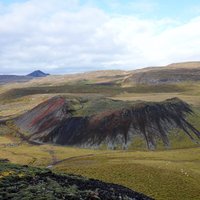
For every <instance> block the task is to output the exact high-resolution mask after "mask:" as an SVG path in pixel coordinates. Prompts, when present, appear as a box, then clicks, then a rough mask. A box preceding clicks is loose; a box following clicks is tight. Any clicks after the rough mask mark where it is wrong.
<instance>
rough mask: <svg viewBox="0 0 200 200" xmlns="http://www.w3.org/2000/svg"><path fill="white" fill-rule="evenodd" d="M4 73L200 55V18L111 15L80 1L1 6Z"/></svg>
mask: <svg viewBox="0 0 200 200" xmlns="http://www.w3.org/2000/svg"><path fill="white" fill-rule="evenodd" d="M0 8H1V12H0V73H28V72H30V71H32V70H34V69H38V68H39V69H43V70H46V71H47V72H50V73H53V72H54V73H62V72H65V73H67V72H75V71H84V70H96V69H108V68H121V69H133V68H136V67H138V66H149V65H160V64H168V63H170V62H177V61H185V60H198V59H199V55H198V52H199V51H200V37H199V36H200V28H199V27H200V26H199V24H200V17H196V18H195V19H193V20H191V21H189V22H187V23H185V24H180V23H179V22H176V21H173V20H172V19H160V20H155V19H154V20H153V19H152V20H150V19H148V20H147V19H141V18H139V17H137V16H133V15H129V16H125V15H109V14H108V13H105V12H104V11H103V10H101V9H98V8H96V7H92V6H90V4H85V5H83V6H80V4H79V1H78V0H59V1H57V0H48V1H47V0H44V1H41V0H29V1H27V2H25V3H18V4H11V5H9V6H6V7H5V6H3V5H0Z"/></svg>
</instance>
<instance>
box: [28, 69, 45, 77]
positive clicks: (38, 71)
mask: <svg viewBox="0 0 200 200" xmlns="http://www.w3.org/2000/svg"><path fill="white" fill-rule="evenodd" d="M48 75H49V74H46V73H44V72H42V71H40V70H36V71H34V72H32V73H30V74H28V75H27V76H31V77H45V76H48Z"/></svg>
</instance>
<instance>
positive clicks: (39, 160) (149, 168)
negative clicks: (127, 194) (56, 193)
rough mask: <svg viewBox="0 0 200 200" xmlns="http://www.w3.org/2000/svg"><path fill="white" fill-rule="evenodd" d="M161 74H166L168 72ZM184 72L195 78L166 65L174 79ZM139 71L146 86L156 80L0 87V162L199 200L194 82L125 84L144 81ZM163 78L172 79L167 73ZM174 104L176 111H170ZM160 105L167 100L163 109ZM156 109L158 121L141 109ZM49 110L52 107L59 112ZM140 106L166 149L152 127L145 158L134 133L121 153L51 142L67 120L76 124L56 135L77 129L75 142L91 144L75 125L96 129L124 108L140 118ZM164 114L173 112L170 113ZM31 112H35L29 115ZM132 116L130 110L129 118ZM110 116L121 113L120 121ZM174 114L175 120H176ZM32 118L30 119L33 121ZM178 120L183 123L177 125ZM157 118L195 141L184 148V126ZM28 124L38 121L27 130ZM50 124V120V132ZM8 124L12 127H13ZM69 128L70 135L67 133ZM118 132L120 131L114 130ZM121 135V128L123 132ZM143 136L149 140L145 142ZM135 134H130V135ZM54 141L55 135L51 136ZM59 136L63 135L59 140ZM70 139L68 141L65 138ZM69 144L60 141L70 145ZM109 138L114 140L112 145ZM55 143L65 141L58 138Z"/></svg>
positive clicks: (87, 78)
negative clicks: (81, 137) (81, 138)
mask: <svg viewBox="0 0 200 200" xmlns="http://www.w3.org/2000/svg"><path fill="white" fill-rule="evenodd" d="M190 65H191V66H190ZM187 66H188V67H187ZM167 67H168V68H169V66H167ZM186 67H187V68H188V71H190V72H188V73H190V74H191V73H193V68H195V70H197V69H199V68H198V67H200V66H199V65H198V63H195V66H194V63H192V64H185V63H183V64H176V65H172V68H173V70H177V68H178V76H179V77H180V74H181V71H182V70H183V69H185V68H186ZM180 69H181V70H180ZM156 70H158V71H159V70H162V69H160V68H155V69H154V71H156ZM144 71H145V73H146V75H145V76H147V77H148V78H149V77H150V79H151V80H152V79H154V78H155V74H154V73H153V75H152V69H151V68H149V69H148V68H147V69H143V70H139V71H138V70H137V71H135V72H134V71H107V72H106V71H98V72H88V73H83V74H76V75H63V76H62V75H60V76H52V75H49V76H46V77H40V78H37V79H32V80H29V81H26V82H15V83H6V84H2V85H1V86H0V159H8V160H9V161H10V162H11V163H15V164H21V165H28V166H32V167H42V168H43V169H44V168H45V169H47V168H48V169H51V170H53V172H55V173H60V172H62V173H63V172H66V173H69V174H71V173H73V174H76V175H82V176H85V177H88V178H94V179H98V180H101V181H105V182H109V183H115V184H120V185H123V186H126V187H128V188H130V189H132V190H134V191H137V192H140V193H143V194H145V195H147V196H149V197H152V198H154V199H158V200H164V199H169V200H170V199H171V200H174V199H177V200H179V199H180V200H188V199H192V200H198V199H199V196H200V192H199V184H200V156H199V155H200V148H199V147H200V146H199V138H198V134H199V132H198V131H199V130H200V82H199V80H197V79H196V78H195V79H193V78H192V79H190V80H188V76H187V79H185V77H186V75H185V73H187V71H184V73H183V76H182V78H181V79H180V81H178V82H174V81H173V80H171V79H167V80H168V81H167V82H164V83H163V82H160V81H157V75H156V79H155V80H156V81H153V82H152V81H150V82H145V83H144V82H142V83H141V82H134V81H132V80H133V79H132V78H133V77H134V76H135V75H136V76H140V73H144ZM191 71H192V72H191ZM138 73H139V75H138ZM148 73H150V74H148ZM156 73H157V72H156ZM159 73H160V72H159ZM159 73H158V74H159ZM172 73H173V72H172ZM165 74H166V76H167V75H168V76H169V77H170V76H171V74H170V73H165ZM173 74H174V73H173ZM159 76H160V75H159ZM174 76H176V74H174ZM130 77H131V79H130ZM127 80H129V81H127ZM130 80H131V81H130ZM52 98H53V99H56V98H58V99H59V101H57V100H55V102H59V103H58V104H57V103H56V104H54V103H53V104H51V106H49V105H50V104H45V102H49V101H50V102H51V99H52ZM174 98H175V101H176V103H175V104H173V102H174V100H173V99H174ZM177 98H178V99H177ZM166 99H172V100H168V101H166ZM166 102H167V103H168V104H166ZM163 104H164V105H167V108H168V110H167V109H166V110H165V112H163V114H162V116H161V117H160V118H159V117H158V116H160V114H161V113H162V112H160V110H159V112H158V113H157V114H154V115H151V112H150V111H149V110H148V109H150V108H151V109H154V108H157V107H159V106H161V107H159V109H160V108H162V109H164V108H165V107H162V105H163ZM180 104H181V107H178V106H177V105H180ZM54 105H58V107H55V106H54ZM182 105H187V106H186V107H185V108H184V109H186V112H183V111H184V109H183V106H182ZM143 106H144V108H146V107H145V106H147V107H148V109H147V110H148V112H147V111H146V110H145V109H144V111H145V112H144V113H146V114H145V115H147V117H146V118H145V119H150V122H151V123H150V124H153V123H152V122H153V121H154V120H155V119H157V118H158V119H161V120H160V121H161V122H160V123H159V124H161V125H162V127H164V130H165V132H164V135H165V134H166V137H167V138H168V140H169V145H165V143H163V140H162V137H161V136H160V134H161V131H159V130H158V127H159V126H155V125H153V128H155V130H154V131H152V129H148V128H147V130H149V133H148V135H149V137H150V136H152V135H154V134H155V141H154V140H153V139H152V138H150V139H149V140H150V141H151V142H152V141H154V142H155V143H156V148H153V149H151V150H148V147H147V142H146V140H145V139H144V137H143V136H141V133H142V132H141V131H139V134H137V135H134V136H131V137H130V139H129V145H128V148H125V149H124V148H123V145H121V143H117V145H115V146H114V148H109V146H108V145H107V139H105V140H103V141H104V142H103V143H101V145H85V144H84V145H80V146H79V145H76V144H74V143H65V144H64V145H60V144H62V143H60V144H59V143H56V142H54V141H56V138H57V137H58V135H59V134H60V132H59V131H58V132H56V131H55V130H56V129H55V127H56V126H57V125H58V124H60V123H61V124H62V123H64V122H65V121H63V120H73V123H74V119H75V120H76V123H75V126H72V124H73V123H72V122H70V123H71V125H69V122H67V123H66V124H65V125H64V126H59V127H58V128H60V130H61V129H63V130H65V131H66V130H69V133H73V130H75V129H76V131H77V132H76V134H78V133H79V134H80V135H81V133H82V134H84V139H85V138H86V140H87V141H88V140H89V139H91V138H90V137H89V139H88V138H87V136H88V133H87V131H85V133H84V131H83V130H85V129H83V128H81V129H79V127H80V126H81V125H82V124H81V123H80V119H81V120H82V119H83V118H84V119H89V122H96V121H97V119H98V121H99V120H100V122H99V123H100V124H101V123H104V119H105V117H108V118H109V117H110V116H113V115H116V116H121V112H122V111H123V110H124V109H127V110H128V111H129V110H130V108H138V109H141V108H142V110H140V112H141V111H143ZM151 106H152V107H151ZM170 106H172V107H173V110H174V112H172V110H171V107H170ZM35 108H38V109H36V110H35ZM45 109H46V110H48V112H46V110H45ZM49 109H50V111H51V112H49ZM63 109H64V110H63ZM190 109H191V110H190ZM31 110H32V111H31ZM133 111H135V110H132V111H131V112H133ZM191 111H193V113H192V112H191ZM152 112H154V110H152ZM182 112H183V113H182ZM42 113H43V114H44V113H45V115H42ZM52 113H53V114H52ZM102 113H104V114H102ZM116 113H120V115H118V114H116ZM177 113H178V115H177ZM180 113H182V114H181V115H180ZM50 114H51V115H50ZM66 114H67V115H66ZM108 114H109V115H108ZM110 114H111V115H110ZM172 114H173V115H172ZM34 116H37V117H35V118H34ZM41 116H43V117H41ZM52 116H53V118H52ZM61 116H62V117H61ZM102 116H103V117H102ZM131 116H132V115H131ZM141 116H144V114H142V115H141ZM169 116H171V118H170V117H169ZM177 116H181V117H183V118H181V117H178V118H177ZM55 117H57V118H55ZM132 117H133V116H132ZM132 117H131V119H132ZM68 118H69V119H68ZM163 118H166V119H167V121H172V119H175V121H176V122H177V123H178V124H179V121H177V119H179V118H181V119H183V120H186V121H185V122H186V124H187V125H189V127H190V128H191V129H188V127H187V130H188V131H189V133H190V134H193V133H196V135H195V134H194V135H193V139H194V140H191V138H190V136H188V134H187V131H186V132H185V131H184V129H185V128H186V125H184V126H183V127H184V128H183V129H180V127H177V126H174V124H176V123H174V121H173V123H172V122H170V123H171V125H168V124H167V122H166V121H162V120H163ZM34 119H37V120H36V121H35V124H34V126H30V124H31V121H32V120H34ZM44 119H45V120H44ZM46 119H47V120H46ZM53 119H56V123H55V124H54V122H55V121H52V120H53ZM118 119H120V121H119V123H117V124H119V125H121V122H122V121H121V120H122V119H123V118H118V117H117V118H115V120H118ZM139 119H143V118H140V117H139V118H138V120H136V121H137V122H136V123H135V124H136V125H135V126H137V124H138V121H140V120H139ZM17 120H18V121H17ZM43 120H44V121H43ZM77 120H78V122H77ZM101 120H102V121H101ZM15 121H17V122H16V123H15ZM126 121H127V120H126ZM143 121H144V120H143ZM147 121H148V120H147ZM111 122H112V120H110V121H108V124H110V126H109V127H112V126H111V125H112V123H111ZM115 122H116V121H115ZM155 122H156V121H155ZM87 123H88V122H87ZM39 124H40V125H41V128H44V127H46V128H45V129H44V130H42V131H43V132H42V131H41V129H39V128H40V127H39V126H38V125H39ZM91 124H94V123H91ZM144 124H145V123H143V125H144ZM97 125H98V123H97ZM143 125H142V126H143ZM165 125H166V127H165ZM179 125H180V124H179ZM128 126H129V125H128ZM38 127H39V128H38ZM63 127H64V128H63ZM71 127H72V129H73V130H72V129H70V128H71ZM97 127H100V128H97ZM101 127H102V125H101V126H99V125H98V126H96V127H95V128H94V130H99V129H101ZM113 127H115V126H113ZM48 128H49V129H48ZM117 129H118V130H119V129H120V126H119V127H118V128H117ZM122 129H124V128H123V127H122ZM47 130H48V131H47ZM80 130H81V131H80ZM89 130H91V129H89ZM105 130H107V129H105ZM105 130H104V129H103V132H104V133H106V131H105ZM113 130H114V128H113V129H111V130H109V132H108V134H110V133H111V132H112V131H113ZM137 130H138V127H137ZM150 130H151V131H152V134H150V132H151V131H150ZM38 131H41V132H40V137H36V136H38V135H37V134H38V133H37V132H38ZM89 132H91V131H89ZM97 132H98V131H96V132H95V131H94V135H95V138H96V136H99V135H101V134H99V133H98V134H97ZM134 132H137V131H136V129H135V131H134ZM147 132H148V131H147ZM47 133H51V134H52V135H55V138H53V139H49V138H51V137H53V136H52V135H50V136H49V137H48V140H47V139H45V140H40V139H39V138H42V137H43V138H46V136H47V135H48V134H47ZM57 133H59V134H58V135H56V134H57ZM21 134H22V135H23V137H22V135H21ZM31 134H33V135H31ZM66 134H67V133H66V132H64V135H66ZM76 134H75V136H76V137H75V138H78V137H79V135H76ZM106 134H107V133H106ZM113 134H114V132H113ZM91 135H92V134H91ZM114 135H115V134H114ZM44 136H45V137H44ZM69 136H70V137H71V135H70V134H69ZM106 136H107V135H106ZM70 137H69V139H68V140H67V141H69V140H71V141H72V139H71V138H70ZM31 138H32V141H37V142H39V143H38V144H32V143H30V141H31ZM113 138H114V140H115V137H113ZM61 140H62V141H64V140H65V138H62V139H61ZM164 141H165V140H164ZM108 143H109V142H108ZM109 144H110V143H109ZM111 146H112V145H111ZM112 147H113V146H112ZM113 149H114V150H113Z"/></svg>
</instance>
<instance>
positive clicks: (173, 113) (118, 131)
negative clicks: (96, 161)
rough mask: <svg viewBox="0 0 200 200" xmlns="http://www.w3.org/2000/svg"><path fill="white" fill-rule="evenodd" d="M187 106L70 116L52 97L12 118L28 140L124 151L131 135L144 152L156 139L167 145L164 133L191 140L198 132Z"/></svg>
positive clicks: (168, 103) (174, 102)
mask: <svg viewBox="0 0 200 200" xmlns="http://www.w3.org/2000/svg"><path fill="white" fill-rule="evenodd" d="M191 113H192V110H191V108H190V106H189V105H188V104H187V103H185V102H183V101H181V100H180V99H178V98H173V99H168V100H165V101H163V102H160V103H146V102H144V103H138V104H134V105H132V106H131V107H127V108H124V109H118V110H112V111H106V112H101V113H98V114H95V115H93V116H86V117H81V116H80V117H74V116H72V114H71V112H70V107H69V104H68V103H67V101H66V100H65V99H64V98H63V97H54V98H52V99H50V100H48V101H46V102H44V103H42V104H40V105H38V106H37V107H36V108H33V109H32V110H31V111H29V112H27V113H25V114H24V115H22V116H20V117H19V118H18V119H16V122H15V123H16V125H17V126H18V127H19V128H20V129H21V130H23V131H28V132H29V133H30V136H29V139H30V140H32V141H40V142H48V143H56V144H61V145H71V146H84V147H85V146H86V147H91V146H99V145H101V144H105V143H106V144H107V145H108V146H110V147H111V148H115V147H116V146H119V145H121V146H122V147H123V148H127V147H128V145H129V144H130V142H131V139H132V138H133V136H134V135H135V134H139V135H140V136H141V137H143V138H144V140H145V141H146V144H147V148H148V149H155V148H156V140H157V139H158V138H159V139H161V140H162V142H163V144H164V145H165V146H169V144H170V142H169V138H168V133H169V131H170V130H171V129H173V128H178V129H180V130H183V132H185V133H186V134H187V135H188V136H189V137H190V138H191V139H192V140H195V139H200V132H199V131H198V130H197V129H195V128H194V127H193V126H192V125H191V124H190V123H189V122H188V121H187V120H186V116H187V114H191Z"/></svg>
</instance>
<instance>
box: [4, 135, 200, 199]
mask: <svg viewBox="0 0 200 200" xmlns="http://www.w3.org/2000/svg"><path fill="white" fill-rule="evenodd" d="M0 141H1V144H0V158H3V159H5V158H7V159H9V160H10V161H11V162H13V163H18V164H28V165H32V166H41V167H47V166H49V165H51V164H52V162H55V161H60V160H64V161H63V162H60V163H59V164H57V165H55V166H53V168H52V169H54V170H56V171H62V172H67V173H74V174H79V175H83V176H87V177H90V178H96V179H100V180H103V181H106V182H112V183H117V184H121V185H124V186H127V187H129V188H131V189H134V190H136V191H138V192H142V193H144V194H147V195H149V196H152V197H154V198H156V199H158V200H159V199H160V200H164V199H169V200H170V199H173V200H174V199H177V200H179V199H180V200H184V199H185V200H186V199H187V200H188V199H192V200H197V199H199V196H200V190H199V185H200V148H186V149H176V150H163V151H111V150H93V149H81V148H72V147H63V146H53V145H40V146H33V145H29V144H26V143H22V144H19V143H18V142H15V141H13V139H11V138H8V137H6V136H0ZM5 144H7V145H5ZM11 144H14V145H11ZM17 144H18V145H17Z"/></svg>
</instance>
